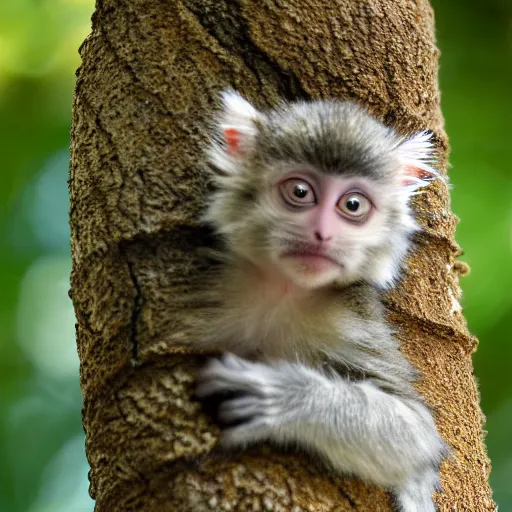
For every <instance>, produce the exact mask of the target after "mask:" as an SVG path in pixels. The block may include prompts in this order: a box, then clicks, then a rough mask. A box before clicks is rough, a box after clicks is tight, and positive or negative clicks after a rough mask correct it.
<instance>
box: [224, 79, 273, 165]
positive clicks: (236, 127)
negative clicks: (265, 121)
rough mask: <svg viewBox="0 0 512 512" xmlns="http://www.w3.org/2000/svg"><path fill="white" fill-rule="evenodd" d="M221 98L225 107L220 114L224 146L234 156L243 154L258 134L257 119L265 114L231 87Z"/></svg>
mask: <svg viewBox="0 0 512 512" xmlns="http://www.w3.org/2000/svg"><path fill="white" fill-rule="evenodd" d="M221 98H222V103H223V106H224V108H223V110H222V111H221V113H220V115H219V128H220V135H221V137H222V138H223V141H224V144H225V146H224V147H225V148H226V151H227V152H228V153H229V154H230V155H232V156H237V155H241V154H243V153H245V151H246V150H247V149H248V148H249V147H250V143H251V141H252V139H253V137H254V136H255V135H256V132H257V127H256V125H255V121H256V120H258V119H260V118H262V117H263V115H262V114H261V113H260V112H258V111H257V110H256V109H255V108H254V107H253V106H252V105H251V104H250V103H249V102H248V101H247V100H245V99H244V98H242V96H240V94H238V93H237V92H235V91H233V90H231V89H227V90H225V91H222V93H221Z"/></svg>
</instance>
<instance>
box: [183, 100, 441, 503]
mask: <svg viewBox="0 0 512 512" xmlns="http://www.w3.org/2000/svg"><path fill="white" fill-rule="evenodd" d="M224 101H225V107H226V108H225V111H224V112H223V113H221V116H220V119H219V123H220V124H221V126H228V127H235V128H237V129H238V128H239V129H240V133H241V134H242V136H243V137H244V138H243V140H242V142H241V144H242V145H241V147H242V148H243V151H242V152H241V154H240V155H235V156H232V155H231V156H229V155H226V152H225V148H224V146H223V142H222V140H217V141H216V142H215V143H214V145H213V148H212V151H211V158H212V162H213V164H214V166H215V167H217V170H218V174H217V178H216V179H217V185H218V190H217V191H216V193H215V194H214V196H213V198H212V201H211V203H210V205H209V209H208V212H207V214H206V216H205V218H206V220H208V221H209V222H211V223H212V224H213V226H214V228H215V229H216V231H217V232H218V233H219V234H220V235H221V237H222V238H223V240H224V241H225V243H226V248H225V250H224V251H223V252H222V254H221V255H220V256H219V264H218V267H217V270H216V271H215V272H213V271H212V273H211V275H210V276H207V277H206V278H205V279H204V280H203V281H202V283H201V285H200V291H199V292H198V293H199V296H200V297H202V299H203V303H204V304H208V306H207V307H206V306H205V307H204V310H203V311H202V312H201V313H200V315H199V318H198V320H197V322H196V326H195V328H194V333H193V336H192V339H193V340H194V341H193V342H194V343H196V344H197V345H198V346H199V347H200V348H203V349H207V350H211V349H217V350H220V351H222V352H224V353H225V354H224V356H223V357H222V358H219V359H213V360H211V361H210V362H209V363H208V364H207V365H206V366H205V367H204V368H203V369H202V371H201V372H200V374H199V382H198V388H197V394H198V395H199V396H200V397H203V398H208V397H210V396H212V395H215V394H217V393H226V392H235V393H236V398H227V399H225V400H224V401H223V402H222V404H221V406H220V409H219V416H220V419H221V421H223V422H224V423H226V424H228V425H232V424H236V426H229V428H226V429H225V430H224V431H223V434H222V438H221V443H222V444H223V445H224V446H226V447H229V448H243V447H245V446H247V445H250V444H253V443H257V442H262V441H271V442H274V443H275V444H276V445H280V446H284V445H288V444H293V445H299V446H301V447H303V448H304V449H305V450H308V451H309V452H311V453H313V454H316V455H318V456H320V457H321V458H322V459H323V460H324V461H325V463H326V464H327V465H328V466H329V467H330V468H332V469H333V470H335V471H337V472H342V473H349V474H353V475H357V476H359V477H361V478H363V479H365V480H367V481H369V482H374V483H376V484H379V485H382V486H384V487H386V488H388V489H389V490H390V491H392V493H393V494H394V496H395V500H396V505H397V508H398V509H399V510H400V511H401V512H433V511H434V510H435V506H434V502H433V500H432V493H433V492H434V491H435V490H436V489H438V486H439V478H438V472H437V469H438V467H439V464H440V463H441V462H442V460H443V458H444V457H445V456H446V455H447V449H446V445H445V443H444V442H443V441H442V440H441V438H440V436H439V434H438V433H437V429H436V426H435V423H434V420H433V418H432V415H431V413H430V412H429V410H428V408H427V407H426V406H425V404H424V403H423V401H422V399H421V397H420V396H419V395H418V393H417V392H416V391H415V389H414V381H415V378H416V371H415V369H414V368H413V367H412V366H411V365H410V364H409V362H408V361H407V360H406V359H405V357H404V356H403V355H402V353H401V352H400V348H399V345H398V342H397V340H396V339H395V337H394V336H393V332H392V329H391V328H390V326H389V325H388V323H387V321H386V318H385V311H384V308H383V306H382V303H381V297H380V293H381V292H380V291H379V290H378V288H379V287H382V286H389V285H390V284H391V283H392V282H393V281H394V280H395V279H396V278H397V277H398V276H399V273H400V268H401V265H402V264H403V259H404V256H405V254H406V253H407V250H408V248H409V245H410V242H409V237H410V234H411V233H412V232H413V231H414V230H415V229H417V227H416V224H415V221H414V218H413V215H412V213H411V211H410V208H409V206H408V198H409V194H410V191H407V190H404V188H405V187H403V186H402V185H401V175H400V173H401V172H402V171H403V168H404V166H405V165H410V164H411V162H413V163H418V165H422V166H423V167H422V169H423V168H425V167H427V164H426V163H425V162H426V161H427V157H428V155H423V153H422V151H423V150H425V148H426V147H427V146H426V144H425V141H426V140H427V138H426V137H425V136H424V135H421V137H420V138H419V139H418V141H417V142H414V140H412V139H411V140H412V142H411V141H405V144H406V145H407V144H408V145H409V146H408V148H409V149H408V151H409V154H407V151H406V149H407V148H404V146H403V144H404V140H403V139H400V138H399V137H398V136H397V135H396V134H395V133H394V132H393V131H392V130H391V129H389V128H386V127H385V126H384V125H382V124H381V123H380V122H379V121H377V120H375V119H373V118H372V117H370V116H369V115H368V114H367V113H366V112H365V111H364V110H363V109H362V108H360V107H358V106H356V105H354V104H350V103H341V102H334V101H330V102H313V103H309V104H307V103H297V104H291V105H286V106H282V107H280V108H279V109H276V110H273V111H270V112H267V113H264V114H261V113H260V112H258V111H256V110H255V109H254V108H253V107H252V106H250V105H249V104H245V103H244V101H245V100H243V99H242V98H240V97H239V96H237V95H235V94H234V93H227V95H225V99H224ZM411 148H412V149H411ZM418 148H419V149H418ZM424 157H425V158H424ZM283 162H286V163H287V164H289V163H290V162H293V163H294V165H307V166H312V167H314V168H315V169H317V170H319V171H320V172H325V173H337V174H344V173H345V174H348V175H351V176H356V177H358V176H362V177H363V178H364V179H366V180H368V183H370V185H371V184H372V183H373V185H371V186H374V187H375V190H379V191H381V193H385V194H386V195H389V198H388V200H387V202H386V201H383V202H382V203H381V205H380V211H379V215H381V216H383V218H384V219H385V221H384V223H383V224H380V228H379V229H380V230H381V231H382V230H383V232H379V233H375V234H373V235H372V234H371V233H370V234H367V238H366V242H364V241H363V239H362V238H361V239H359V238H358V237H357V236H355V237H354V239H353V240H349V242H345V245H347V244H348V245H350V244H351V245H352V246H353V247H352V249H351V250H352V251H353V252H347V251H348V250H349V249H348V248H347V247H340V248H339V249H338V251H339V258H340V260H342V261H343V262H345V263H347V265H348V263H350V258H356V257H357V259H358V262H359V263H358V264H357V265H354V266H353V267H350V266H349V268H351V270H350V272H347V273H346V275H344V276H343V278H342V279H339V280H337V281H336V282H332V283H330V284H328V285H325V286H322V287H320V288H317V289H314V290H306V291H301V290H300V289H299V288H297V289H294V290H293V291H292V293H290V294H288V293H287V292H286V291H285V292H282V290H281V289H280V288H279V286H274V285H273V283H272V281H270V282H269V280H268V278H262V277H261V272H260V265H262V263H261V262H266V263H265V264H268V262H269V261H272V254H273V251H275V250H276V247H282V245H279V244H286V243H294V242H293V240H295V238H300V236H301V235H300V224H297V223H294V222H293V220H290V219H289V218H287V217H286V216H284V214H283V213H282V212H280V211H272V208H271V206H270V205H271V202H269V201H270V200H269V199H268V194H270V192H269V190H270V188H271V187H269V176H273V177H275V176H276V175H279V172H281V171H280V169H281V167H282V165H283ZM423 185H424V183H423V184H422V185H417V186H423ZM416 188H417V187H416ZM343 258H344V259H343ZM265 279H266V281H265ZM235 354H236V355H235Z"/></svg>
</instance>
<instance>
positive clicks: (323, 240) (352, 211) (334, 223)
mask: <svg viewBox="0 0 512 512" xmlns="http://www.w3.org/2000/svg"><path fill="white" fill-rule="evenodd" d="M275 186H276V189H277V191H278V193H279V196H280V201H281V203H282V206H283V208H285V209H287V210H288V211H289V212H290V213H291V215H292V216H293V217H294V218H295V219H296V220H297V221H298V222H299V224H300V226H301V237H300V244H298V245H297V246H296V247H293V248H291V249H287V250H285V251H283V252H282V253H281V254H280V255H279V259H280V261H281V265H280V266H281V267H282V269H283V270H284V272H285V275H287V277H289V278H291V279H292V280H293V281H294V282H295V283H296V284H298V285H299V286H301V287H305V288H316V287H318V286H322V285H325V284H328V283H332V282H333V281H335V280H336V278H337V277H338V276H339V275H340V274H341V273H342V272H343V265H342V264H341V263H340V262H339V261H338V260H337V258H336V257H335V254H336V250H337V247H336V243H338V244H339V243H340V238H341V236H342V235H343V233H344V232H347V231H348V230H350V231H352V232H354V230H359V229H361V228H362V227H363V226H364V225H365V224H366V223H367V222H368V221H369V220H370V219H371V217H372V216H373V214H374V212H375V206H374V204H373V202H372V199H371V197H370V196H369V194H368V193H367V192H366V191H365V190H364V187H363V186H361V184H358V183H354V181H353V180H352V181H351V180H349V179H347V178H346V177H345V178H342V177H338V176H328V175H326V174H324V173H317V172H313V171H308V170H304V171H294V172H291V173H289V174H287V175H286V176H285V177H284V178H281V179H280V180H279V181H278V182H277V183H276V184H275ZM338 249H339V248H338Z"/></svg>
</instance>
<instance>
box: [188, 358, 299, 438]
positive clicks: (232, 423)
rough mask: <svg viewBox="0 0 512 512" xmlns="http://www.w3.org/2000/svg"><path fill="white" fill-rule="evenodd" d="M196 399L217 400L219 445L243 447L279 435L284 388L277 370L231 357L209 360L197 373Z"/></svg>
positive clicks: (283, 416)
mask: <svg viewBox="0 0 512 512" xmlns="http://www.w3.org/2000/svg"><path fill="white" fill-rule="evenodd" d="M196 395H197V396H198V397H199V398H201V399H202V400H206V399H208V400H210V399H212V400H219V399H220V404H219V405H218V408H217V417H218V420H219V421H220V423H221V424H222V425H223V426H224V427H225V429H224V430H223V433H222V437H221V444H222V445H223V446H226V447H243V446H246V445H248V444H251V443H254V442H258V441H263V440H268V439H272V438H273V437H276V436H278V435H279V431H281V430H282V429H283V428H284V426H285V422H286V419H287V417H286V407H287V405H288V406H289V404H287V403H286V402H287V399H286V396H285V395H286V387H285V385H284V382H283V378H282V376H281V375H280V373H279V371H278V370H277V368H274V367H272V366H269V365H266V364H263V363H255V362H251V361H247V360H246V359H242V358H240V357H237V356H235V355H233V354H224V355H223V356H222V357H221V358H220V359H212V360H210V361H209V363H207V365H206V366H205V367H204V368H203V369H202V370H201V371H200V372H199V375H198V386H197V390H196Z"/></svg>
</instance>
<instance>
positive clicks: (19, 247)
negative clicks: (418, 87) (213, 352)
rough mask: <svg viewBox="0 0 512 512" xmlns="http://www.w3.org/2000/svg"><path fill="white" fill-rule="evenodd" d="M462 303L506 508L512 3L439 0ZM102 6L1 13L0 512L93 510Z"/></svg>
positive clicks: (19, 4)
mask: <svg viewBox="0 0 512 512" xmlns="http://www.w3.org/2000/svg"><path fill="white" fill-rule="evenodd" d="M433 3H434V8H435V10H436V18H437V33H438V43H439V46H440V48H441V50H442V58H441V70H440V77H441V90H442V102H443V109H444V114H445V117H446V124H447V129H448V133H449V135H450V136H451V142H452V157H451V162H452V165H453V168H452V169H451V172H450V175H451V180H452V183H453V184H454V187H455V188H454V189H453V210H454V211H455V212H456V213H457V214H458V216H459V217H460V218H461V223H460V225H459V229H458V234H457V240H458V242H459V244H460V245H461V246H462V247H463V248H464V250H465V256H464V259H465V260H466V261H468V262H469V263H470V265H471V268H472V272H471V274H470V275H469V276H467V277H464V278H463V279H462V286H463V289H464V297H463V306H464V311H465V314H466V317H467V319H468V322H469V326H470V329H471V330H472V331H473V332H474V333H475V334H476V335H477V336H478V337H479V339H480V346H479V350H478V352H477V353H476V355H475V356H474V363H475V373H476V375H477V377H478V380H479V382H480V390H481V394H482V407H483V410H484V412H485V414H486V416H487V426H486V429H487V430H488V432H489V434H488V437H487V445H488V449H489V453H490V456H491V460H492V462H493V472H492V477H491V484H492V487H493V489H494V493H495V498H496V500H497V502H498V504H499V505H500V509H501V510H502V511H504V512H505V511H509V510H510V511H512V441H511V439H512V437H511V433H512V379H511V378H510V374H512V357H511V356H512V343H510V342H511V339H510V337H511V333H512V293H511V290H512V272H511V262H512V260H511V256H512V251H511V247H512V169H511V164H510V162H511V161H512V157H511V149H512V129H511V126H512V123H511V121H510V118H511V116H512V108H511V107H512V94H511V92H512V89H511V84H512V2H511V0H434V1H433ZM93 9H94V2H93V0H1V1H0V148H1V150H0V512H26V511H29V512H61V511H62V512H82V511H83V512H90V511H92V509H93V502H92V500H91V499H90V498H89V497H88V494H87V487H88V481H87V469H88V467H87V462H86V459H85V455H84V447H83V444H84V443H83V441H84V439H83V432H82V427H81V421H80V408H81V398H80V390H79V386H78V357H77V354H76V347H75V342H74V317H73V310H72V305H71V302H70V300H69V298H68V296H67V291H68V288H69V272H70V255H69V229H68V223H67V213H68V199H67V185H66V180H67V173H68V160H69V155H68V142H69V127H70V119H71V103H72V94H73V86H74V71H75V69H76V68H77V67H78V65H79V57H78V53H77V49H78V47H79V45H80V44H81V42H82V41H83V39H84V38H85V36H86V35H87V34H88V32H89V27H90V16H91V14H92V11H93Z"/></svg>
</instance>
